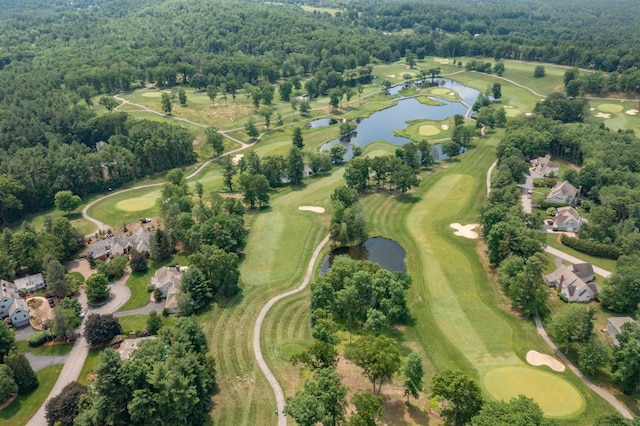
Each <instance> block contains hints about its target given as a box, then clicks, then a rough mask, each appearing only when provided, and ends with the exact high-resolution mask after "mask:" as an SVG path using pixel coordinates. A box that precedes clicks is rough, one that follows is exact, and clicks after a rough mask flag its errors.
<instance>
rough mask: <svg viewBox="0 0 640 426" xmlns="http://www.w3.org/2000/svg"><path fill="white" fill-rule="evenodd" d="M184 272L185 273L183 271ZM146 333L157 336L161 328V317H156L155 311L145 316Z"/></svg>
mask: <svg viewBox="0 0 640 426" xmlns="http://www.w3.org/2000/svg"><path fill="white" fill-rule="evenodd" d="M185 272H186V271H185ZM180 288H181V289H182V287H180ZM146 327H147V332H148V333H149V334H150V335H152V336H153V335H155V334H158V331H159V330H160V329H161V328H162V317H161V316H160V315H158V313H157V312H156V311H151V312H149V315H148V316H147V323H146Z"/></svg>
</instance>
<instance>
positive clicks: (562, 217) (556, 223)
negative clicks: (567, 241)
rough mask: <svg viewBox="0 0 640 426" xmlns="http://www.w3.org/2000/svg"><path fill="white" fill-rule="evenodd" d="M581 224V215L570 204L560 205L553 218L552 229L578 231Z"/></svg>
mask: <svg viewBox="0 0 640 426" xmlns="http://www.w3.org/2000/svg"><path fill="white" fill-rule="evenodd" d="M581 225H582V216H580V213H578V211H577V210H576V209H574V208H573V207H571V206H566V207H560V208H558V212H557V213H556V217H555V218H554V219H553V230H554V231H568V232H578V231H579V230H580V226H581Z"/></svg>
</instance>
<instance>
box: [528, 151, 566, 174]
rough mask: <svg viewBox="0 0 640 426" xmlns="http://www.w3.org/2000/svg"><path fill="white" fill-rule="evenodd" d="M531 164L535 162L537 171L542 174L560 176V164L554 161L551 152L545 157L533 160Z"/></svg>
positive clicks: (534, 166)
mask: <svg viewBox="0 0 640 426" xmlns="http://www.w3.org/2000/svg"><path fill="white" fill-rule="evenodd" d="M531 164H533V168H534V169H535V171H536V172H538V173H540V174H541V175H542V176H558V173H559V171H560V165H558V164H557V163H552V162H551V156H550V155H549V154H547V155H545V156H544V157H538V158H536V159H535V160H533V161H531Z"/></svg>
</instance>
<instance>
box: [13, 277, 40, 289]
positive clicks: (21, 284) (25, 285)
mask: <svg viewBox="0 0 640 426" xmlns="http://www.w3.org/2000/svg"><path fill="white" fill-rule="evenodd" d="M14 283H15V285H16V287H17V288H18V293H20V292H24V293H33V292H34V291H37V290H40V289H42V288H45V287H46V285H45V283H44V278H43V277H42V274H35V275H29V276H26V277H24V278H18V279H17V280H15V282H14Z"/></svg>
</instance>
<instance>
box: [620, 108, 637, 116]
mask: <svg viewBox="0 0 640 426" xmlns="http://www.w3.org/2000/svg"><path fill="white" fill-rule="evenodd" d="M638 112H640V111H638V110H637V109H629V110H626V111H625V112H624V113H625V114H627V115H636V114H637V113H638Z"/></svg>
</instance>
